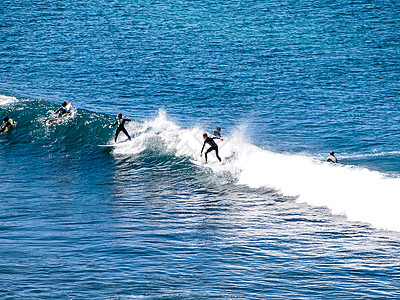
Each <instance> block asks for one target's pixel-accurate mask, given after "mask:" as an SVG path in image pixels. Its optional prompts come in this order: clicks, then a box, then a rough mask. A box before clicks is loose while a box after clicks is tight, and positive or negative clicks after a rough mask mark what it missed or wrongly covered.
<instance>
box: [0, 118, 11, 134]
mask: <svg viewBox="0 0 400 300" xmlns="http://www.w3.org/2000/svg"><path fill="white" fill-rule="evenodd" d="M13 125H14V121H13V119H10V118H9V117H7V116H5V117H4V119H3V123H2V124H1V127H0V133H3V132H6V131H8V130H9V129H10V128H11V127H12V126H13Z"/></svg>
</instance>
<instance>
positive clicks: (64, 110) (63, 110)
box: [55, 101, 71, 119]
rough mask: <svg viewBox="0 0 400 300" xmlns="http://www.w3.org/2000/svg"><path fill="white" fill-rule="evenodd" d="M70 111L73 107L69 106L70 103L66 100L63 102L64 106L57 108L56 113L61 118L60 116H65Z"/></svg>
mask: <svg viewBox="0 0 400 300" xmlns="http://www.w3.org/2000/svg"><path fill="white" fill-rule="evenodd" d="M70 111H71V107H68V103H67V102H65V101H64V102H63V103H62V106H61V107H60V108H59V109H57V111H56V112H55V114H56V115H57V119H60V118H62V117H64V116H65V115H66V114H67V113H69V112H70Z"/></svg>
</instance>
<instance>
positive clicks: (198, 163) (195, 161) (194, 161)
mask: <svg viewBox="0 0 400 300" xmlns="http://www.w3.org/2000/svg"><path fill="white" fill-rule="evenodd" d="M189 160H190V161H191V162H192V163H194V164H195V165H198V166H201V167H207V168H210V167H211V166H210V165H209V163H208V164H205V163H203V162H201V161H198V160H194V159H189Z"/></svg>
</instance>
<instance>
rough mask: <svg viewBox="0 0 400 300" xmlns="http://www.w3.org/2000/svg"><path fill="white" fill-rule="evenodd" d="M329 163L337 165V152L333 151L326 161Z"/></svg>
mask: <svg viewBox="0 0 400 300" xmlns="http://www.w3.org/2000/svg"><path fill="white" fill-rule="evenodd" d="M326 161H327V162H331V163H337V162H338V161H337V158H336V157H335V152H333V151H331V152H330V153H329V157H328V158H327V159H326Z"/></svg>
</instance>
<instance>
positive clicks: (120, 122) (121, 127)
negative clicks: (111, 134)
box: [111, 119, 131, 142]
mask: <svg viewBox="0 0 400 300" xmlns="http://www.w3.org/2000/svg"><path fill="white" fill-rule="evenodd" d="M126 121H128V122H129V121H131V119H118V120H117V121H115V122H114V124H112V125H111V126H112V127H114V126H115V125H117V124H118V127H117V130H116V131H115V139H114V141H115V142H117V138H118V135H119V133H120V132H121V131H122V132H123V133H125V135H126V136H127V137H128V139H129V140H131V137H130V136H129V133H128V131H126V129H125V126H124V124H125V122H126Z"/></svg>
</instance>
